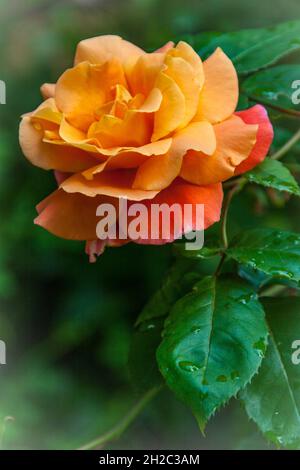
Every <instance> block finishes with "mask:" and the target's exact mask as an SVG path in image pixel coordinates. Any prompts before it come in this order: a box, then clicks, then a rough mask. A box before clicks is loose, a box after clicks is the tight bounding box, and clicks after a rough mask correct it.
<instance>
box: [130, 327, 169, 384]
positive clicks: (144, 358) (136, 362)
mask: <svg viewBox="0 0 300 470" xmlns="http://www.w3.org/2000/svg"><path fill="white" fill-rule="evenodd" d="M163 323H164V320H163V319H162V318H155V319H153V320H151V321H147V322H144V323H142V324H141V325H140V326H139V327H138V328H137V329H136V331H135V332H134V333H133V336H132V340H131V344H130V349H129V357H128V368H129V375H130V379H131V381H132V383H133V385H134V387H135V389H136V390H137V391H138V392H140V393H144V392H146V391H147V390H149V389H150V388H152V387H154V386H156V385H157V386H158V385H160V384H161V383H162V376H161V374H160V372H159V370H158V366H157V362H156V357H155V354H156V349H157V348H158V346H159V344H160V342H161V332H162V329H163Z"/></svg>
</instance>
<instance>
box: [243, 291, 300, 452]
mask: <svg viewBox="0 0 300 470" xmlns="http://www.w3.org/2000/svg"><path fill="white" fill-rule="evenodd" d="M263 305H264V307H265V310H266V315H267V323H268V326H269V331H270V339H269V345H268V348H267V352H266V356H265V358H264V359H263V361H262V365H261V368H260V370H259V372H258V374H257V375H256V376H255V377H254V379H253V381H252V382H251V384H250V385H248V386H247V388H246V389H245V390H244V391H243V392H242V393H241V395H240V397H241V399H242V400H243V402H244V404H245V407H246V411H247V413H248V415H249V417H250V418H251V419H253V420H254V421H255V422H256V424H257V425H258V426H259V428H260V429H261V431H262V432H263V433H264V435H265V436H266V437H267V438H268V439H270V440H271V441H272V442H274V443H275V444H277V445H282V446H284V447H289V448H300V366H299V365H295V364H293V362H292V354H293V353H294V352H295V350H294V349H292V344H293V342H294V341H295V340H300V299H299V298H295V297H294V298H276V299H271V298H270V299H264V300H263ZM298 348H299V347H298Z"/></svg>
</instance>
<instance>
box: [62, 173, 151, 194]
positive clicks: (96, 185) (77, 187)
mask: <svg viewBox="0 0 300 470" xmlns="http://www.w3.org/2000/svg"><path fill="white" fill-rule="evenodd" d="M134 178H135V171H134V170H114V171H105V172H102V173H99V174H97V175H95V177H94V178H93V179H92V180H87V179H86V178H85V177H84V176H83V175H82V174H76V175H73V176H71V177H70V178H68V179H67V180H65V181H64V182H63V183H62V184H61V188H63V189H64V191H66V192H68V193H81V194H85V195H86V196H90V197H94V196H97V195H99V194H102V195H106V196H111V197H118V198H120V197H123V198H126V199H131V200H133V201H141V200H143V199H152V198H154V197H155V196H156V194H157V193H158V191H144V190H140V189H133V188H132V183H133V181H134Z"/></svg>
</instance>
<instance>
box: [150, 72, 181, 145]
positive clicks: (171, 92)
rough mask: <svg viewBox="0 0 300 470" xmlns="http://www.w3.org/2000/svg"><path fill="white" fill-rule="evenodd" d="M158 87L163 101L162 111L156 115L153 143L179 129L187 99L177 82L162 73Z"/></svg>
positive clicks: (157, 83) (158, 80)
mask: <svg viewBox="0 0 300 470" xmlns="http://www.w3.org/2000/svg"><path fill="white" fill-rule="evenodd" d="M156 87H157V88H159V89H160V91H161V93H162V96H163V100H162V103H161V106H160V109H159V110H158V111H157V112H156V113H155V118H154V130H153V134H152V138H151V141H152V142H155V141H156V140H159V139H161V138H163V137H166V136H167V135H168V134H170V133H171V132H173V131H174V130H175V129H177V128H178V127H179V126H180V124H181V123H182V121H183V119H184V117H185V98H184V95H183V93H182V91H181V90H180V88H179V86H178V85H177V84H176V82H175V81H174V80H173V79H172V78H171V77H168V76H167V75H166V74H165V73H163V72H161V73H160V74H159V76H158V79H157V82H156Z"/></svg>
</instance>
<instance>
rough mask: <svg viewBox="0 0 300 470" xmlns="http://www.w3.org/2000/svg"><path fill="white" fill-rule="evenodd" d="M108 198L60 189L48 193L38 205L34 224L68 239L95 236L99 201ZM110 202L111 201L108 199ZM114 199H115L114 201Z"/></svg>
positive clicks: (83, 238) (87, 238)
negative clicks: (92, 196) (69, 192)
mask: <svg viewBox="0 0 300 470" xmlns="http://www.w3.org/2000/svg"><path fill="white" fill-rule="evenodd" d="M106 202H108V200H107V198H104V197H102V196H98V197H95V198H91V197H87V196H84V195H83V194H78V193H77V194H68V193H66V192H64V191H63V190H61V189H59V190H57V191H55V192H54V193H52V194H50V196H48V197H47V198H46V199H44V200H43V201H42V202H41V203H40V204H39V205H38V206H37V211H38V213H39V215H38V216H37V217H36V219H35V221H34V222H35V224H37V225H40V226H41V227H43V228H44V229H46V230H48V232H51V233H52V234H53V235H56V236H57V237H62V238H66V239H68V240H95V239H96V238H97V236H96V226H97V222H98V218H97V217H96V210H97V207H98V206H99V204H101V203H106ZM109 202H111V203H113V201H112V200H111V199H110V200H109ZM115 203H116V201H115Z"/></svg>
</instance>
